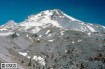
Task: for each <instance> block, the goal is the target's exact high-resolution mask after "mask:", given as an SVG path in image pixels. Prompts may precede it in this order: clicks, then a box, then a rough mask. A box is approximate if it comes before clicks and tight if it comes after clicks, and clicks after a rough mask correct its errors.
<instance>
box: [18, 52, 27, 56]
mask: <svg viewBox="0 0 105 69" xmlns="http://www.w3.org/2000/svg"><path fill="white" fill-rule="evenodd" d="M18 53H19V54H20V55H23V56H27V53H26V52H18Z"/></svg>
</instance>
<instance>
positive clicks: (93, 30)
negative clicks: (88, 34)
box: [87, 25, 95, 32]
mask: <svg viewBox="0 0 105 69" xmlns="http://www.w3.org/2000/svg"><path fill="white" fill-rule="evenodd" d="M87 27H88V28H89V29H90V30H91V31H92V32H95V29H93V28H92V27H91V26H89V25H87Z"/></svg>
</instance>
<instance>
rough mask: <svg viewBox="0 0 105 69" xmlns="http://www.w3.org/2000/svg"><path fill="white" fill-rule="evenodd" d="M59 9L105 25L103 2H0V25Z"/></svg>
mask: <svg viewBox="0 0 105 69" xmlns="http://www.w3.org/2000/svg"><path fill="white" fill-rule="evenodd" d="M48 9H60V10H62V11H63V12H65V13H67V14H68V15H70V16H72V17H74V18H77V19H79V20H82V21H85V22H92V23H97V24H103V25H105V0H0V25H2V24H4V23H6V22H7V21H8V20H15V21H16V22H21V21H23V20H24V19H26V18H27V16H29V15H31V14H37V13H39V12H41V11H43V10H48Z"/></svg>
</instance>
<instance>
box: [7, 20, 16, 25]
mask: <svg viewBox="0 0 105 69" xmlns="http://www.w3.org/2000/svg"><path fill="white" fill-rule="evenodd" d="M6 24H8V25H14V24H16V22H15V21H14V20H9V21H8V22H7V23H6Z"/></svg>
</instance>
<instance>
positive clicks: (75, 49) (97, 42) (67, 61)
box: [0, 9, 105, 69]
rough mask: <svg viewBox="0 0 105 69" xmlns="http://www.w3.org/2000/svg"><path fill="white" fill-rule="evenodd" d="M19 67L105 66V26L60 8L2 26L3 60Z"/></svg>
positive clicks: (0, 50)
mask: <svg viewBox="0 0 105 69" xmlns="http://www.w3.org/2000/svg"><path fill="white" fill-rule="evenodd" d="M3 62H5V63H7V62H13V63H17V65H18V68H17V69H105V26H102V25H97V24H91V23H85V22H83V21H80V20H77V19H75V18H73V17H71V16H68V15H67V14H65V13H64V12H62V11H61V10H58V9H54V10H46V11H42V12H41V13H39V14H36V15H31V16H29V17H28V18H27V19H25V20H24V21H23V22H20V23H16V22H14V21H13V20H10V21H8V22H7V23H6V24H4V25H2V26H0V63H3Z"/></svg>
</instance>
